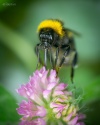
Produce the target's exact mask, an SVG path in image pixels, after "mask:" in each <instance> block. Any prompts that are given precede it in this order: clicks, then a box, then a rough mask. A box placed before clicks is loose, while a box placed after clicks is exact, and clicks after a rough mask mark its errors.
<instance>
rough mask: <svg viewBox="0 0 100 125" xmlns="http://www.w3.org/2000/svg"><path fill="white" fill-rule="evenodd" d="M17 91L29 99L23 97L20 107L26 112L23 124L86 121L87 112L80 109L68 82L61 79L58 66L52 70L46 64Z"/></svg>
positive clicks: (76, 124) (74, 124)
mask: <svg viewBox="0 0 100 125" xmlns="http://www.w3.org/2000/svg"><path fill="white" fill-rule="evenodd" d="M17 92H18V93H19V94H20V95H21V96H23V97H25V98H27V100H28V101H25V100H23V101H22V102H21V103H20V104H19V108H17V112H18V114H20V115H22V116H23V117H22V118H21V123H20V125H47V124H48V123H49V124H52V123H53V124H58V125H59V124H61V125H63V124H67V125H84V123H83V119H84V118H85V115H83V114H80V113H79V107H78V104H77V103H75V98H74V97H73V94H72V92H70V91H68V89H67V84H65V83H59V78H58V77H56V71H55V70H51V71H50V72H49V71H47V70H46V69H45V67H43V68H42V69H40V70H36V71H35V73H34V74H33V76H31V77H30V80H29V82H28V83H26V84H25V85H21V87H20V88H19V89H18V90H17Z"/></svg>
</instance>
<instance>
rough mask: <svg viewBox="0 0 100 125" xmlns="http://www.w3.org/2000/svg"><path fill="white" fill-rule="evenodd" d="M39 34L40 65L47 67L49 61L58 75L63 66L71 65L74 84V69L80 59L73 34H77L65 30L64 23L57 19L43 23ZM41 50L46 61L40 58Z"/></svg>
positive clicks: (38, 53)
mask: <svg viewBox="0 0 100 125" xmlns="http://www.w3.org/2000/svg"><path fill="white" fill-rule="evenodd" d="M37 32H38V34H39V39H40V43H39V44H37V45H36V47H35V51H36V54H37V57H38V64H39V63H40V64H42V65H44V66H45V67H47V60H49V61H50V63H51V65H52V68H53V69H55V70H56V72H57V74H58V72H59V69H60V68H61V67H62V65H65V66H68V65H71V81H72V83H73V76H74V67H75V66H76V64H77V58H78V56H77V51H76V48H75V42H74V38H73V36H74V35H73V34H77V33H76V32H74V31H72V30H70V29H67V28H65V27H64V24H63V22H62V21H60V20H57V19H48V20H44V21H42V22H41V23H40V24H39V26H38V28H37ZM40 50H43V51H44V60H42V59H41V58H40V55H41V54H40ZM38 64H37V67H38Z"/></svg>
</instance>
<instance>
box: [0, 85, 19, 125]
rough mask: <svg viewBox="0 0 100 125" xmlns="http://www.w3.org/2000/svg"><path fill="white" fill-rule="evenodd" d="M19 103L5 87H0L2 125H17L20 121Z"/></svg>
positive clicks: (0, 118)
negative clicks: (17, 109)
mask: <svg viewBox="0 0 100 125" xmlns="http://www.w3.org/2000/svg"><path fill="white" fill-rule="evenodd" d="M17 107H18V106H17V102H16V100H15V99H14V97H13V96H12V95H11V94H10V93H9V92H8V91H7V90H5V88H4V87H3V86H1V85H0V125H8V124H9V125H13V124H14V125H16V124H18V123H17V122H18V121H19V115H18V114H17V111H16V108H17Z"/></svg>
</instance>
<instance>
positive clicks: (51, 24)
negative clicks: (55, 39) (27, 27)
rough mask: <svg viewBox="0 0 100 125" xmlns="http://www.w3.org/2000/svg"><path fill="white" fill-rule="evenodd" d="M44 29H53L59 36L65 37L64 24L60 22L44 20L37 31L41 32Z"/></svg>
mask: <svg viewBox="0 0 100 125" xmlns="http://www.w3.org/2000/svg"><path fill="white" fill-rule="evenodd" d="M44 28H51V29H53V30H54V31H55V32H56V33H57V34H59V35H60V37H63V36H64V31H63V26H62V23H61V22H60V21H58V20H52V19H51V20H44V21H43V22H41V23H40V24H39V26H38V29H37V31H38V32H39V31H40V30H41V29H44Z"/></svg>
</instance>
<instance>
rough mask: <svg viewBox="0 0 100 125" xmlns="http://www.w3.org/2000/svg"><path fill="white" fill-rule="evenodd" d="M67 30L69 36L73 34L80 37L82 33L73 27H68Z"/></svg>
mask: <svg viewBox="0 0 100 125" xmlns="http://www.w3.org/2000/svg"><path fill="white" fill-rule="evenodd" d="M65 31H66V32H67V34H68V36H69V37H71V36H73V35H75V36H78V37H80V36H81V34H80V33H78V32H77V31H74V30H72V29H69V28H66V29H65Z"/></svg>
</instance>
